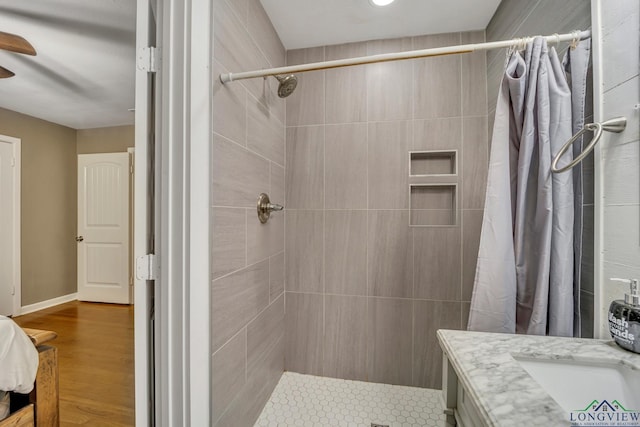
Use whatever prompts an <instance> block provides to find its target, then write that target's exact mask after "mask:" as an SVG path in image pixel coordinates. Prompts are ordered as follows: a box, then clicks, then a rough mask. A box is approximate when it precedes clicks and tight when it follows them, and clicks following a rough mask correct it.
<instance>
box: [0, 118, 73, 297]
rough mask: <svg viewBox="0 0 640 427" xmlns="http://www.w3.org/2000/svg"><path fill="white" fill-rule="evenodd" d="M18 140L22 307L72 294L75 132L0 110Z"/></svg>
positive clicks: (2, 122)
mask: <svg viewBox="0 0 640 427" xmlns="http://www.w3.org/2000/svg"><path fill="white" fill-rule="evenodd" d="M0 133H1V134H3V135H8V136H13V137H16V138H20V139H21V140H22V174H21V181H22V191H21V197H22V201H21V219H22V227H21V228H22V233H21V240H22V242H21V245H22V250H21V257H22V305H23V306H24V305H29V304H33V303H36V302H40V301H44V300H48V299H51V298H55V297H59V296H62V295H67V294H70V293H74V292H76V242H75V235H76V208H75V207H76V197H77V190H76V187H77V185H76V180H77V178H76V131H75V129H71V128H68V127H64V126H60V125H57V124H54V123H50V122H46V121H44V120H40V119H36V118H33V117H30V116H26V115H24V114H19V113H16V112H13V111H9V110H5V109H2V108H0Z"/></svg>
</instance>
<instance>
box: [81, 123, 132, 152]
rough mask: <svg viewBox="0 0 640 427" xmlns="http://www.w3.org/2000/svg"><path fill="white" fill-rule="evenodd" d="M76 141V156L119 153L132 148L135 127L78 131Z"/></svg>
mask: <svg viewBox="0 0 640 427" xmlns="http://www.w3.org/2000/svg"><path fill="white" fill-rule="evenodd" d="M76 141H77V153H78V154H93V153H120V152H124V151H127V148H129V147H133V146H134V143H135V127H134V126H114V127H107V128H96V129H80V130H78V132H77V139H76Z"/></svg>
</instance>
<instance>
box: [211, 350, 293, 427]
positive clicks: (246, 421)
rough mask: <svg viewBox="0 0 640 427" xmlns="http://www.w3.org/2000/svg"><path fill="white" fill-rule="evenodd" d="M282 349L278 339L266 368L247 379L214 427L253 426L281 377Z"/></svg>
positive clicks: (267, 358)
mask: <svg viewBox="0 0 640 427" xmlns="http://www.w3.org/2000/svg"><path fill="white" fill-rule="evenodd" d="M283 349H284V338H280V339H279V340H278V342H277V343H276V345H275V346H274V347H273V350H272V351H271V352H270V353H268V354H267V355H266V357H265V365H266V366H268V368H267V369H262V370H259V371H257V373H256V375H253V376H251V377H248V378H247V383H246V384H245V386H244V387H243V388H242V390H241V391H240V393H239V394H238V396H237V397H236V398H235V399H234V400H233V402H232V403H231V405H229V408H228V409H227V412H225V413H224V415H223V416H222V418H220V420H219V421H218V423H217V424H216V427H238V426H252V425H254V423H255V422H256V420H257V419H258V417H259V416H260V413H261V412H262V409H263V408H264V405H265V404H266V403H267V401H268V400H269V397H270V396H271V393H272V392H273V389H274V388H275V387H276V385H277V384H278V381H279V380H280V377H281V376H282V370H280V368H278V367H281V366H282V353H283V351H284V350H283Z"/></svg>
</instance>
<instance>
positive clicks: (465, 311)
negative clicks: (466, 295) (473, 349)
mask: <svg viewBox="0 0 640 427" xmlns="http://www.w3.org/2000/svg"><path fill="white" fill-rule="evenodd" d="M470 310H471V303H470V302H462V313H461V317H462V323H461V324H460V329H461V330H463V331H466V330H467V325H468V324H469V311H470Z"/></svg>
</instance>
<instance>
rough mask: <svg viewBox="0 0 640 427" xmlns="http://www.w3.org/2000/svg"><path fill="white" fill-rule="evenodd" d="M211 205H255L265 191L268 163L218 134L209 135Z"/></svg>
mask: <svg viewBox="0 0 640 427" xmlns="http://www.w3.org/2000/svg"><path fill="white" fill-rule="evenodd" d="M212 169H213V205H214V206H234V207H245V208H255V206H256V200H257V197H258V195H259V194H260V193H263V192H266V191H269V162H268V161H267V160H265V159H263V158H262V157H260V156H258V155H256V154H254V153H252V152H250V151H248V150H246V149H245V148H243V147H241V146H239V145H237V144H235V143H233V142H231V141H229V140H228V139H226V138H223V137H221V136H219V135H214V137H213V165H212Z"/></svg>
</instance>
